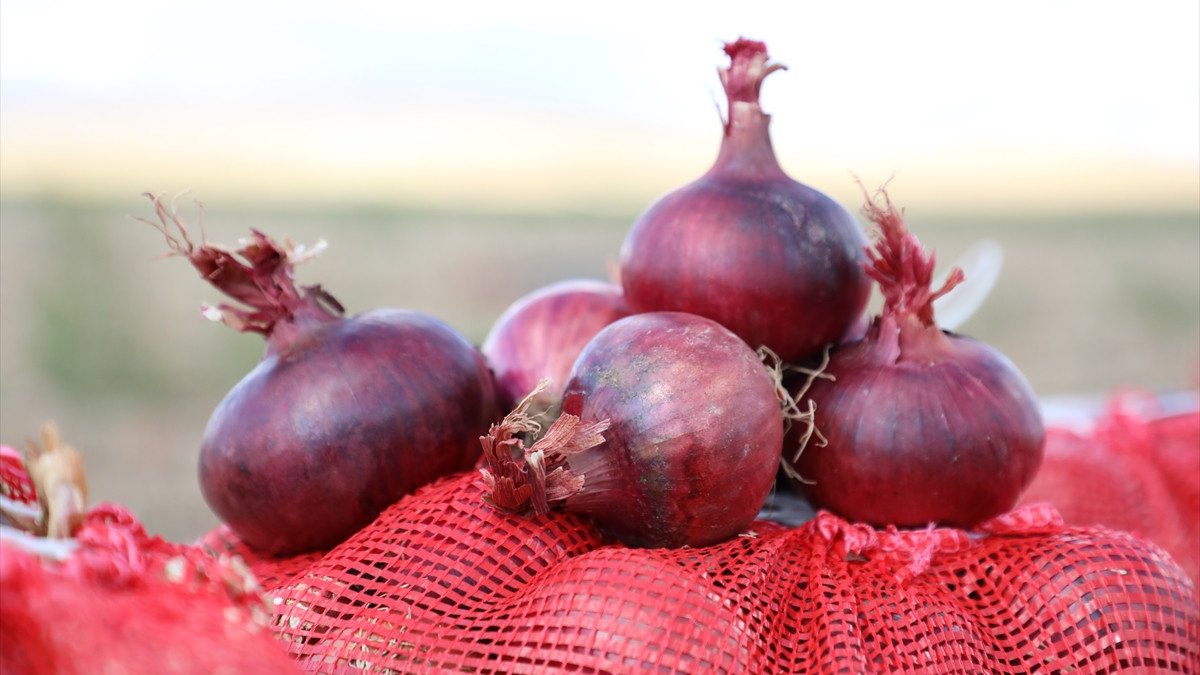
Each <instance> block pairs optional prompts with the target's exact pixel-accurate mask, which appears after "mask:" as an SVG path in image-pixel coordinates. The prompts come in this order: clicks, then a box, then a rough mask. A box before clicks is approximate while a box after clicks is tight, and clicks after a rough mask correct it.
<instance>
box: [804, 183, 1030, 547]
mask: <svg viewBox="0 0 1200 675" xmlns="http://www.w3.org/2000/svg"><path fill="white" fill-rule="evenodd" d="M885 198H886V194H885ZM866 212H867V215H868V216H869V217H870V218H871V219H872V220H873V221H875V222H876V223H877V224H879V226H880V229H881V232H882V235H881V237H880V239H879V242H878V244H877V247H878V248H877V252H875V253H873V254H872V256H871V262H872V266H871V267H870V268H869V271H870V273H871V275H872V277H873V278H875V279H876V280H877V281H878V282H879V284H880V289H881V291H882V292H883V295H884V307H883V311H882V313H881V315H880V316H879V317H876V318H875V320H874V321H873V322H872V323H871V325H870V326H869V328H868V329H867V331H866V334H865V336H864V337H863V339H861V340H859V341H857V342H852V343H843V344H840V345H838V346H835V347H834V348H833V349H832V350H831V352H830V355H829V361H828V364H827V365H826V367H825V369H824V375H825V376H824V377H818V378H816V379H813V380H812V381H811V384H810V386H809V388H808V389H807V391H806V392H805V393H804V394H803V396H799V394H800V392H799V391H798V390H794V391H793V395H797V396H798V397H800V398H802V399H804V401H806V402H802V404H801V407H802V408H805V407H808V405H811V406H812V408H813V410H814V423H815V429H816V432H817V434H815V435H814V436H813V437H812V438H811V439H809V443H808V444H807V447H805V446H804V443H803V441H802V436H803V435H804V433H805V431H806V428H805V427H804V426H801V425H797V426H794V427H793V428H792V429H791V430H790V431H789V432H788V436H787V439H786V440H785V445H784V453H783V454H784V469H785V473H786V474H787V475H788V476H789V478H790V479H791V480H792V483H793V485H794V486H795V487H796V488H798V489H799V491H801V492H803V493H804V494H805V496H806V497H808V499H809V501H810V502H812V504H813V505H814V506H816V507H818V508H825V509H829V510H830V511H833V512H834V513H836V514H838V515H840V516H842V517H843V518H847V519H849V520H856V521H862V522H867V523H870V524H872V525H875V526H886V525H895V526H898V527H919V526H924V525H928V524H930V523H938V524H942V525H951V526H957V527H964V528H966V527H971V526H973V525H976V524H978V523H980V522H982V521H984V520H986V519H988V518H990V517H993V516H996V515H999V514H1001V513H1003V512H1005V511H1008V510H1009V509H1011V508H1012V507H1013V506H1015V505H1016V503H1017V500H1018V498H1019V497H1020V495H1021V493H1022V492H1023V491H1024V489H1025V488H1026V487H1028V486H1029V484H1030V483H1031V482H1032V480H1033V477H1034V475H1035V473H1036V472H1037V469H1038V467H1039V465H1040V464H1041V459H1042V447H1043V444H1044V439H1045V431H1044V427H1043V423H1042V418H1041V413H1040V409H1039V407H1038V404H1037V399H1036V397H1035V395H1034V392H1033V390H1032V388H1031V387H1030V385H1029V382H1028V381H1027V380H1026V379H1025V377H1024V376H1023V375H1022V374H1021V372H1020V371H1019V370H1018V369H1017V368H1016V366H1014V365H1013V363H1012V362H1011V361H1009V360H1008V359H1007V358H1006V357H1004V355H1002V354H1001V353H1000V352H998V351H996V350H995V349H993V348H992V347H990V346H988V345H986V344H984V343H982V342H979V341H977V340H973V339H971V338H968V337H965V336H962V335H957V334H954V333H950V332H946V331H942V330H941V329H939V328H938V327H937V325H936V322H935V321H934V316H933V301H934V300H935V299H937V298H938V297H940V296H941V295H943V294H944V293H945V292H947V291H948V290H950V289H951V288H953V287H954V285H955V284H957V283H958V282H959V281H961V279H962V273H961V270H957V269H955V270H953V271H952V273H951V274H950V277H949V279H948V280H947V282H946V284H945V285H944V286H943V287H942V288H940V289H937V290H934V289H932V288H931V287H930V283H931V281H930V280H931V278H932V271H933V266H934V258H933V256H932V255H928V256H927V255H926V254H925V252H924V250H923V249H922V248H921V246H920V242H918V241H917V239H916V237H915V236H913V235H912V234H911V233H909V232H908V231H907V229H906V227H905V225H904V222H903V219H902V217H901V215H900V213H899V212H898V211H897V210H896V209H895V208H894V207H893V206H892V204H891V202H890V201H888V202H887V203H886V206H884V207H879V206H876V205H874V204H872V203H870V202H869V201H868V205H867V207H866ZM830 378H832V379H830ZM821 438H823V439H824V443H822V442H820V439H821Z"/></svg>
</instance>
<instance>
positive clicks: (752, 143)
mask: <svg viewBox="0 0 1200 675" xmlns="http://www.w3.org/2000/svg"><path fill="white" fill-rule="evenodd" d="M725 52H726V54H728V55H729V57H730V60H731V63H730V66H729V68H727V69H724V70H721V71H720V74H721V82H722V84H723V85H724V88H725V93H726V95H727V96H728V99H729V109H728V115H729V117H728V119H727V120H726V122H725V135H724V138H723V139H722V141H721V149H720V152H719V154H718V155H717V160H716V163H715V164H714V165H713V167H712V168H711V169H709V171H708V172H707V173H705V174H704V175H703V176H701V177H700V178H699V179H698V180H696V181H695V182H693V183H691V184H689V185H686V186H684V187H682V188H680V189H678V190H676V191H674V192H671V193H670V194H668V195H666V196H664V197H662V198H661V199H659V200H658V201H657V202H656V203H654V204H653V205H652V206H651V207H650V208H649V209H648V210H647V211H646V212H645V213H643V214H642V215H641V216H640V217H639V218H638V219H637V221H636V222H635V223H634V225H633V227H632V229H631V230H630V231H629V234H628V236H627V237H626V239H625V242H624V244H623V245H622V248H621V257H620V260H621V284H622V286H623V288H624V290H625V297H626V300H627V302H628V303H629V306H630V308H631V309H632V310H633V311H636V312H649V311H680V312H690V313H693V314H699V315H701V316H706V317H709V318H711V319H714V320H716V321H718V322H719V323H721V324H723V325H724V326H726V327H728V328H729V329H730V330H732V331H733V332H734V333H736V334H737V335H738V336H740V337H741V338H742V339H743V340H745V341H746V342H747V343H748V344H750V346H752V347H754V348H758V347H760V346H766V347H768V348H770V349H771V350H773V351H774V352H775V353H776V354H778V355H779V356H780V358H782V359H783V360H785V361H799V360H802V359H805V358H808V357H810V356H812V355H813V354H815V353H818V352H820V350H821V348H822V347H824V346H825V345H826V344H829V343H830V342H834V341H836V340H838V339H839V338H841V337H842V336H843V335H845V334H846V333H847V331H848V330H850V329H851V328H852V324H853V323H854V322H855V321H856V320H857V319H858V318H859V317H860V316H861V315H862V312H863V309H864V308H865V307H866V302H867V296H868V291H869V289H870V281H869V280H868V279H867V276H866V275H865V274H864V273H863V269H862V263H863V261H864V258H863V254H862V249H863V247H864V246H865V245H866V238H865V237H864V236H863V233H862V230H861V228H860V227H859V226H858V223H857V222H856V221H855V220H854V217H853V216H852V215H851V214H850V213H849V212H848V211H847V210H846V209H845V208H843V207H842V206H841V205H839V204H838V203H837V202H835V201H834V200H833V199H831V198H829V197H828V196H826V195H825V194H823V193H821V192H818V191H817V190H814V189H813V188H810V187H808V186H806V185H802V184H800V183H798V182H796V181H795V180H792V179H791V178H790V177H788V175H787V174H785V173H784V171H783V169H782V168H780V166H779V162H778V161H777V160H776V158H775V151H774V149H773V148H772V146H771V139H770V135H769V133H768V124H769V122H770V116H769V115H766V114H764V113H763V111H762V109H761V108H760V107H759V88H760V87H761V86H762V81H763V78H765V77H766V76H767V75H769V74H771V73H772V72H774V71H776V70H779V69H780V68H782V67H783V66H780V65H778V64H769V63H768V56H767V49H766V46H765V45H764V44H763V43H761V42H755V41H752V40H745V39H741V40H737V41H736V42H732V43H729V44H727V45H726V46H725Z"/></svg>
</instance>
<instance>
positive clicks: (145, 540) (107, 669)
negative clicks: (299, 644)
mask: <svg viewBox="0 0 1200 675" xmlns="http://www.w3.org/2000/svg"><path fill="white" fill-rule="evenodd" d="M0 484H2V485H3V486H4V495H5V496H6V497H8V498H9V499H13V500H16V501H18V502H22V503H26V504H31V503H34V502H35V501H36V499H37V497H36V494H35V492H34V488H33V485H32V484H31V482H30V480H29V476H28V475H27V474H26V473H25V471H24V467H23V466H22V464H21V459H20V456H19V455H18V454H17V453H16V452H15V451H13V450H12V449H11V448H3V447H0ZM269 617H270V610H269V605H268V604H267V603H266V601H265V600H264V596H263V595H262V589H261V587H260V586H259V585H258V584H257V583H256V582H255V580H254V577H253V576H252V575H251V574H250V573H249V571H248V570H247V568H246V567H245V565H244V564H243V563H242V562H241V560H240V559H237V558H233V557H230V556H220V557H214V556H212V555H211V554H210V553H208V552H206V551H203V550H201V549H198V548H196V547H192V546H183V545H179V544H172V543H169V542H166V541H164V540H162V539H160V538H158V537H151V536H149V535H147V534H146V531H145V530H144V529H143V528H142V526H141V524H140V523H139V522H138V521H137V520H136V519H135V518H134V517H133V516H132V515H130V514H129V513H128V512H127V511H126V510H124V509H122V508H121V507H119V506H116V505H113V504H101V505H99V506H96V507H95V508H93V509H91V510H90V511H89V512H88V513H87V515H86V517H85V519H84V522H83V524H82V526H81V527H80V528H79V529H78V530H77V531H76V532H75V536H74V538H73V539H69V540H49V539H45V538H42V537H35V536H33V535H26V534H24V533H22V532H19V531H17V530H15V529H13V528H6V529H5V531H4V537H3V539H0V672H3V673H5V675H8V674H10V673H11V674H14V675H15V674H22V675H24V674H30V675H40V674H42V673H46V674H50V673H54V674H65V675H69V674H73V673H79V674H80V675H84V674H89V675H90V674H91V673H122V674H135V673H173V674H184V673H189V674H190V673H196V674H197V675H199V674H201V673H205V674H208V673H268V674H269V673H290V672H296V670H297V668H296V665H295V663H294V662H293V661H292V660H291V659H289V658H288V657H287V655H286V654H285V653H284V651H283V650H282V649H281V648H280V644H279V642H278V641H277V640H275V639H274V638H273V635H272V633H271V631H270V630H269V628H268V623H269V621H268V620H269Z"/></svg>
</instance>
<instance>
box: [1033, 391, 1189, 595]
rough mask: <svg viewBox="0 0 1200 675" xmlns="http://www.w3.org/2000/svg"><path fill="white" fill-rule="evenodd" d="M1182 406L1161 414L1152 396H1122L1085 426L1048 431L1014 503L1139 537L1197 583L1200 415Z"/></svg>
mask: <svg viewBox="0 0 1200 675" xmlns="http://www.w3.org/2000/svg"><path fill="white" fill-rule="evenodd" d="M1190 407H1191V409H1190V410H1187V411H1185V412H1172V413H1170V414H1167V413H1165V412H1164V410H1163V406H1162V404H1161V403H1160V400H1159V399H1158V398H1156V397H1152V396H1149V395H1146V394H1141V393H1137V392H1128V393H1122V394H1119V395H1117V396H1115V397H1114V398H1113V399H1112V400H1111V401H1110V403H1109V405H1108V408H1107V410H1106V411H1105V412H1104V414H1103V415H1101V416H1100V417H1099V418H1098V419H1097V420H1096V422H1095V423H1094V424H1093V425H1090V426H1088V427H1087V428H1085V429H1070V428H1065V427H1062V428H1051V429H1048V430H1047V434H1046V450H1045V458H1044V459H1043V461H1042V467H1041V469H1040V470H1039V472H1038V475H1037V477H1036V478H1035V479H1034V482H1033V484H1032V485H1031V486H1030V488H1029V490H1028V491H1027V492H1026V494H1025V496H1024V498H1023V500H1022V501H1023V502H1024V503H1034V502H1039V501H1047V502H1051V503H1053V504H1054V505H1055V507H1056V508H1057V509H1058V510H1059V511H1060V512H1061V513H1062V515H1063V518H1064V519H1065V520H1066V521H1067V522H1068V523H1071V524H1074V525H1101V526H1104V527H1109V528H1113V529H1118V530H1126V531H1129V532H1133V533H1136V534H1139V535H1141V536H1144V537H1145V538H1147V539H1149V540H1151V541H1153V542H1155V543H1156V544H1158V545H1159V546H1162V547H1163V548H1165V549H1166V550H1167V551H1168V552H1169V553H1170V554H1171V556H1172V557H1173V558H1174V559H1175V560H1176V562H1178V563H1179V564H1180V566H1181V567H1183V569H1184V571H1186V572H1187V573H1188V575H1189V576H1190V577H1191V578H1192V580H1193V581H1196V582H1200V410H1198V409H1196V408H1195V405H1192V406H1190Z"/></svg>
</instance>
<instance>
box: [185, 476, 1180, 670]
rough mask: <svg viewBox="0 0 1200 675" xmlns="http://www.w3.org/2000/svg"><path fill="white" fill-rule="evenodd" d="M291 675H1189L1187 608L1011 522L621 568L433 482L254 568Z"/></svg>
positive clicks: (818, 526) (649, 556)
mask: <svg viewBox="0 0 1200 675" xmlns="http://www.w3.org/2000/svg"><path fill="white" fill-rule="evenodd" d="M201 545H202V546H203V547H205V548H208V549H210V550H212V551H213V552H214V553H216V554H230V553H235V554H239V555H241V556H244V557H245V559H246V560H247V561H248V563H249V565H250V567H251V568H252V569H253V570H254V571H255V572H256V573H257V574H258V576H259V578H260V579H264V580H268V581H267V586H268V588H269V590H270V594H271V595H272V596H274V616H273V630H274V631H275V633H276V634H277V636H278V638H279V639H280V640H281V641H282V642H283V643H284V644H285V645H286V647H287V650H288V652H289V653H290V654H291V655H292V656H293V657H294V658H295V659H296V661H297V662H298V663H299V664H300V665H302V666H303V667H304V668H305V669H307V670H310V671H319V672H345V671H356V670H359V669H365V670H370V671H372V672H384V673H408V672H442V671H449V672H472V673H514V672H571V673H601V672H660V673H675V672H691V673H710V672H726V673H774V672H778V673H783V672H789V673H792V672H795V673H804V672H899V671H909V672H911V671H922V672H928V671H931V670H937V671H938V672H962V673H979V672H993V673H1029V672H1069V671H1079V672H1115V671H1117V670H1142V671H1145V670H1157V671H1163V672H1190V671H1195V670H1197V669H1200V610H1198V607H1197V600H1196V595H1195V588H1194V586H1193V583H1192V582H1191V580H1190V579H1189V578H1188V577H1187V576H1186V575H1185V574H1184V573H1183V571H1182V570H1181V569H1180V568H1179V567H1178V565H1176V564H1175V563H1174V562H1173V561H1172V560H1171V559H1170V557H1169V556H1168V555H1167V554H1166V553H1165V552H1164V551H1163V550H1162V549H1160V548H1159V547H1157V546H1155V545H1153V544H1150V543H1148V542H1146V541H1144V540H1142V539H1139V538H1137V537H1135V536H1133V535H1130V534H1126V533H1122V532H1116V531H1111V530H1105V529H1099V528H1074V527H1067V526H1065V525H1063V523H1062V521H1061V519H1060V518H1059V516H1058V515H1057V513H1056V512H1055V511H1054V510H1053V509H1052V508H1049V507H1036V506H1035V507H1027V508H1024V509H1022V510H1018V511H1015V512H1013V513H1010V514H1008V515H1006V516H1004V517H1002V518H999V519H996V520H993V521H991V522H989V523H987V524H985V525H984V526H982V527H981V528H980V531H979V532H977V533H966V532H963V531H960V530H949V529H930V530H927V531H899V532H898V531H894V530H891V531H878V530H875V529H872V528H869V527H865V526H861V525H852V524H849V523H847V522H845V521H842V520H840V519H838V518H836V517H833V516H831V515H829V514H827V513H821V514H818V515H817V517H816V518H814V519H813V520H811V521H809V522H807V523H805V524H803V525H801V526H799V527H794V528H793V527H786V526H783V525H780V524H777V523H774V522H768V521H759V522H757V523H756V524H755V526H754V528H753V531H751V532H747V533H745V534H744V535H743V536H740V537H737V538H735V539H734V540H732V541H729V542H726V543H724V544H720V545H717V546H711V547H705V548H696V549H686V548H685V549H679V550H661V549H659V550H648V549H631V548H628V547H625V546H622V545H619V544H615V543H611V542H606V541H604V540H603V539H602V538H601V537H600V536H599V535H598V534H597V532H596V531H595V530H594V529H593V528H592V527H591V526H589V525H588V524H587V523H586V522H585V521H583V520H580V519H578V518H575V517H573V516H567V515H552V516H547V517H537V518H519V517H512V516H508V515H504V514H501V513H498V512H497V511H495V510H493V509H492V508H490V507H488V506H487V505H485V504H484V503H483V500H482V499H481V494H480V488H479V486H478V484H477V476H476V475H474V474H464V475H459V476H456V477H452V478H450V479H446V480H443V481H440V482H438V483H436V484H434V485H432V486H429V487H427V488H425V489H423V490H421V491H420V492H418V493H417V494H416V495H414V496H411V497H406V498H404V499H402V500H401V501H400V502H398V503H396V504H395V505H393V506H392V507H391V508H389V509H388V510H386V511H385V512H384V513H383V514H382V515H381V516H380V517H379V518H378V519H377V520H376V521H375V522H374V523H372V524H371V525H370V526H369V527H367V528H365V529H364V530H362V531H361V532H359V533H358V534H357V535H355V536H353V537H352V538H350V539H349V540H347V541H346V542H345V543H343V544H342V545H340V546H338V547H337V548H335V549H333V550H332V551H330V552H328V553H327V554H325V555H320V556H318V555H314V556H306V557H302V558H293V559H288V560H270V559H263V558H258V557H256V556H255V554H254V552H253V551H250V550H248V549H247V548H246V547H245V546H244V545H242V544H241V543H240V542H238V541H237V540H236V538H235V537H233V535H232V534H231V533H230V532H229V531H228V530H226V529H224V528H219V529H217V530H215V531H214V532H212V533H210V534H209V535H208V536H207V537H205V538H204V540H203V541H202V542H201Z"/></svg>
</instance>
